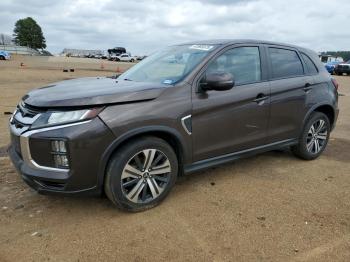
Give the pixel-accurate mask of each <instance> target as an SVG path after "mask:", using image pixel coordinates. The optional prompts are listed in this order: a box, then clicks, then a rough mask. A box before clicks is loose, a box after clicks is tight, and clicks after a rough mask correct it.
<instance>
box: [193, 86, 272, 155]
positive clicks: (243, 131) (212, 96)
mask: <svg viewBox="0 0 350 262" xmlns="http://www.w3.org/2000/svg"><path fill="white" fill-rule="evenodd" d="M258 94H266V95H269V94H270V87H269V83H268V82H262V83H255V84H247V85H241V86H237V87H234V88H233V89H231V90H228V91H208V92H206V93H195V94H194V96H193V99H192V103H193V109H192V128H193V129H192V136H193V159H194V161H198V160H203V159H206V158H211V157H215V156H219V155H223V154H227V153H232V152H237V151H240V150H243V149H247V148H252V147H256V146H259V145H263V144H266V138H267V125H268V118H269V107H270V101H269V99H267V100H263V101H260V102H259V101H258V102H255V101H254V100H255V99H256V98H257V96H258Z"/></svg>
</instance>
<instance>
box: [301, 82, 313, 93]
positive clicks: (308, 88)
mask: <svg viewBox="0 0 350 262" xmlns="http://www.w3.org/2000/svg"><path fill="white" fill-rule="evenodd" d="M312 88H313V86H312V85H311V84H310V83H306V84H305V86H304V88H303V90H304V91H305V92H308V91H310V90H311V89H312Z"/></svg>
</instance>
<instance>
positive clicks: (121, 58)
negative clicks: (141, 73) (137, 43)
mask: <svg viewBox="0 0 350 262" xmlns="http://www.w3.org/2000/svg"><path fill="white" fill-rule="evenodd" d="M135 60H136V58H135V57H133V56H131V55H129V54H121V55H119V56H116V57H115V61H121V62H135Z"/></svg>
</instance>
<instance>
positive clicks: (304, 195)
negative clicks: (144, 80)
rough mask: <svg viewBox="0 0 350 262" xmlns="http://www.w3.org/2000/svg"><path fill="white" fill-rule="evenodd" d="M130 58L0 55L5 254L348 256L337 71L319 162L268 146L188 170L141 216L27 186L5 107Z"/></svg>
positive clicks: (1, 243) (1, 237)
mask: <svg viewBox="0 0 350 262" xmlns="http://www.w3.org/2000/svg"><path fill="white" fill-rule="evenodd" d="M23 61H24V63H25V65H26V66H25V68H21V67H20V66H19V65H20V62H23ZM128 66H130V64H127V63H118V64H117V63H115V62H105V63H104V65H103V68H101V61H99V60H89V59H83V60H81V59H80V60H79V59H69V58H67V59H63V61H62V58H50V59H48V58H35V57H26V58H21V57H15V58H14V60H12V61H2V62H1V63H0V261H48V260H50V261H97V260H102V261H164V260H168V261H350V201H349V199H350V138H349V137H350V136H349V134H350V76H340V77H338V76H337V77H336V78H337V80H338V82H339V83H340V93H341V94H342V96H340V97H339V103H340V110H341V112H340V116H339V119H338V123H337V127H336V129H335V131H334V132H333V133H332V134H331V140H330V143H329V145H328V147H327V150H326V151H325V152H324V154H323V155H322V157H321V158H319V159H318V160H315V161H311V162H306V161H302V160H299V159H296V158H294V157H293V156H292V155H291V154H290V153H289V152H288V151H283V152H270V153H266V154H262V155H259V156H256V157H252V158H249V159H244V160H240V161H238V162H235V163H232V164H228V165H225V166H221V167H218V168H213V169H209V170H207V171H205V172H200V173H196V174H193V175H190V176H186V177H182V178H180V179H179V180H178V182H177V184H176V186H175V188H174V189H173V191H172V192H171V194H170V195H169V196H168V198H167V199H166V200H165V201H164V202H163V203H162V204H161V205H160V206H158V207H157V208H155V209H152V210H149V211H146V212H143V213H137V214H129V213H124V212H121V211H119V210H117V209H115V208H114V207H113V206H112V204H111V203H110V202H109V201H108V200H107V199H106V198H92V197H84V198H78V197H60V196H43V195H39V194H37V193H36V192H34V191H33V190H31V189H29V188H28V187H27V186H26V185H25V184H24V182H22V180H21V179H20V177H19V176H18V175H17V173H16V172H15V169H14V168H13V166H12V165H11V163H10V160H9V158H8V157H7V155H6V152H5V151H6V150H5V149H6V146H7V144H8V143H9V135H8V130H7V122H8V118H9V115H6V114H4V112H12V111H13V109H14V107H15V105H16V103H17V102H18V101H19V100H20V98H21V96H23V95H24V94H25V93H26V92H27V91H28V90H30V89H33V88H35V87H39V86H42V85H45V84H47V83H50V82H53V81H57V80H62V79H68V78H76V77H82V76H98V75H100V76H101V75H113V72H115V71H116V69H117V67H119V69H120V70H123V69H125V68H127V67H128ZM63 67H68V68H75V69H76V70H75V72H74V73H63V72H62V68H63Z"/></svg>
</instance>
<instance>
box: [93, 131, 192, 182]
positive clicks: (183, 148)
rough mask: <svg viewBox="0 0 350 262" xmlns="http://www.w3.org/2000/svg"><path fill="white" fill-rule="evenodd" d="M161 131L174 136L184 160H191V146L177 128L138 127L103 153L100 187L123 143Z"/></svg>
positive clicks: (99, 175) (99, 174)
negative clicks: (108, 167) (112, 158)
mask: <svg viewBox="0 0 350 262" xmlns="http://www.w3.org/2000/svg"><path fill="white" fill-rule="evenodd" d="M159 132H161V133H166V134H168V135H170V136H172V137H173V138H175V139H176V141H177V142H178V143H179V145H180V147H181V152H180V153H181V154H182V156H183V161H184V162H188V161H190V157H191V154H190V152H191V148H190V147H189V146H188V145H187V143H186V142H185V139H184V138H183V136H182V135H181V134H180V133H179V132H178V131H177V130H176V129H174V128H170V127H167V126H145V127H140V128H136V129H133V130H130V131H128V132H127V133H124V134H123V135H121V136H119V137H118V138H116V139H115V140H114V141H113V142H112V143H111V144H110V145H109V146H108V148H107V149H106V150H105V152H104V153H103V155H102V158H101V161H100V165H99V169H98V170H99V171H98V181H97V183H98V184H97V185H98V187H99V188H100V187H101V186H102V185H103V183H104V177H105V173H106V168H107V165H108V162H109V159H110V158H111V156H112V155H113V153H114V152H115V151H116V150H117V149H118V147H119V146H120V145H121V144H122V143H124V142H126V141H127V140H129V139H132V138H133V137H137V136H141V135H151V134H152V133H159Z"/></svg>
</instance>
